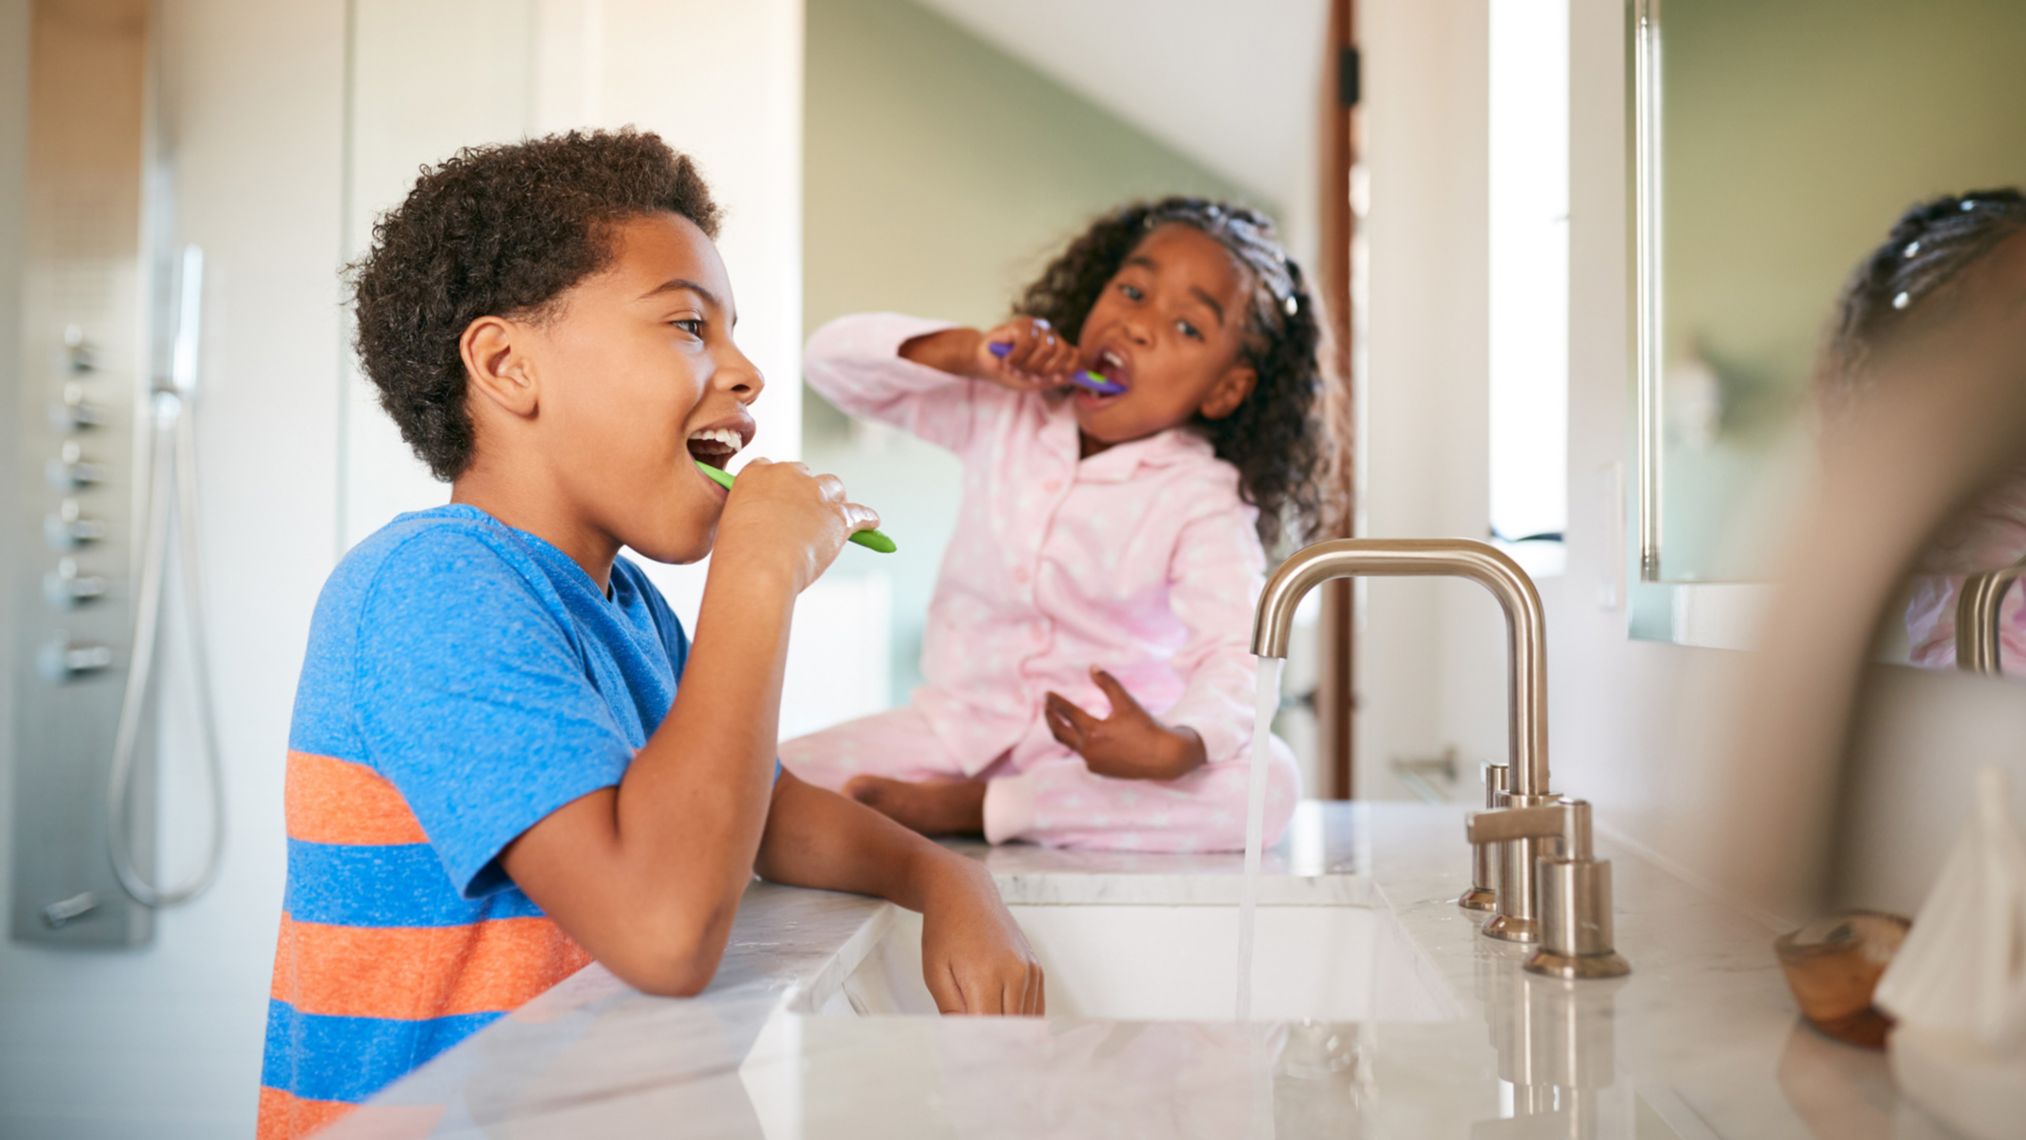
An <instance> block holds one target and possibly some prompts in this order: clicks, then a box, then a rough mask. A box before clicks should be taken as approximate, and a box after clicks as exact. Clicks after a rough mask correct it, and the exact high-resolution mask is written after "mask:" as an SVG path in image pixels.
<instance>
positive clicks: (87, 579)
mask: <svg viewBox="0 0 2026 1140" xmlns="http://www.w3.org/2000/svg"><path fill="white" fill-rule="evenodd" d="M105 594H106V580H105V578H104V577H102V576H100V575H97V574H80V573H78V569H77V559H75V558H65V559H62V560H61V561H59V562H57V564H56V569H54V570H52V571H50V572H49V573H47V574H44V575H43V576H42V596H43V598H44V599H45V600H46V601H48V602H49V605H50V608H52V609H59V610H71V609H76V608H77V607H79V606H81V605H84V604H85V603H86V602H95V601H97V600H98V599H100V598H103V597H105Z"/></svg>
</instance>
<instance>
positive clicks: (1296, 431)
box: [1013, 196, 1345, 547]
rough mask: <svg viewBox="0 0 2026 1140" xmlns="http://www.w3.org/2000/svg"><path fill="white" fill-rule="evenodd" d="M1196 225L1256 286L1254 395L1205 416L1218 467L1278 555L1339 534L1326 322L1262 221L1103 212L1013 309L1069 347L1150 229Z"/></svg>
mask: <svg viewBox="0 0 2026 1140" xmlns="http://www.w3.org/2000/svg"><path fill="white" fill-rule="evenodd" d="M1169 223H1176V224H1180V225H1186V226H1193V227H1195V228H1196V229H1198V230H1201V231H1203V232H1204V233H1206V234H1208V235H1210V236H1211V237H1213V238H1215V239H1216V240H1217V241H1218V243H1219V244H1221V245H1222V246H1224V248H1225V249H1227V250H1229V251H1230V253H1231V256H1232V257H1233V258H1235V259H1236V260H1237V261H1238V263H1239V264H1240V265H1242V266H1243V267H1244V268H1245V270H1246V271H1247V273H1248V274H1249V275H1250V276H1251V278H1252V300H1253V303H1252V304H1251V305H1250V306H1249V307H1248V310H1247V321H1246V328H1245V347H1244V350H1243V351H1244V354H1245V361H1246V363H1248V364H1250V365H1251V366H1252V368H1253V370H1254V371H1255V372H1256V373H1257V375H1258V380H1257V383H1256V384H1255V385H1254V386H1253V389H1252V394H1251V395H1249V396H1247V397H1246V398H1245V400H1244V402H1242V403H1240V404H1239V405H1238V409H1237V410H1236V411H1235V412H1233V413H1232V414H1231V415H1229V416H1226V417H1225V418H1223V419H1221V420H1210V419H1203V418H1200V417H1199V418H1197V419H1196V420H1195V426H1196V427H1197V428H1198V429H1199V430H1201V431H1202V432H1203V434H1204V435H1206V436H1207V437H1209V440H1210V442H1211V445H1212V446H1213V447H1214V448H1215V449H1216V452H1217V457H1218V458H1219V459H1222V460H1224V461H1225V462H1227V463H1230V464H1231V465H1232V466H1234V467H1236V468H1238V488H1239V494H1240V495H1241V496H1242V497H1243V498H1244V499H1245V501H1246V502H1248V503H1251V504H1252V505H1253V506H1255V507H1258V508H1259V537H1260V541H1262V542H1264V543H1265V544H1266V545H1267V546H1268V547H1272V546H1273V545H1274V544H1275V543H1277V542H1278V541H1280V539H1282V538H1283V537H1286V538H1288V539H1291V540H1294V541H1302V540H1305V539H1307V538H1309V537H1312V536H1314V535H1316V534H1317V533H1318V532H1319V531H1320V530H1321V529H1322V528H1323V527H1325V526H1333V525H1335V523H1336V522H1337V520H1338V516H1339V513H1340V512H1341V511H1343V510H1344V509H1345V505H1344V504H1340V503H1337V502H1334V501H1333V499H1332V497H1331V496H1329V495H1326V494H1325V490H1324V488H1325V487H1327V486H1334V485H1335V481H1334V480H1332V479H1329V478H1328V477H1327V476H1326V473H1325V472H1324V470H1323V468H1324V467H1325V466H1326V465H1328V464H1330V463H1332V462H1334V461H1335V460H1336V456H1335V454H1334V449H1333V448H1332V447H1331V446H1330V441H1329V439H1328V433H1327V431H1326V430H1325V427H1324V422H1323V417H1322V414H1321V408H1320V406H1319V405H1320V403H1321V401H1322V397H1323V390H1324V387H1325V383H1326V378H1325V375H1324V367H1323V358H1322V348H1323V336H1324V332H1323V329H1324V326H1323V323H1322V320H1321V314H1320V313H1318V312H1317V311H1316V305H1315V302H1314V300H1313V299H1312V298H1311V296H1310V294H1309V290H1308V286H1307V284H1306V283H1305V282H1304V280H1303V277H1302V272H1301V267H1300V266H1299V265H1297V264H1295V262H1294V260H1293V259H1291V258H1289V257H1288V256H1287V252H1286V250H1284V249H1282V248H1281V245H1280V241H1279V238H1278V236H1277V235H1276V234H1275V232H1274V228H1273V222H1272V221H1271V220H1270V219H1269V218H1267V217H1266V216H1265V215H1264V214H1261V213H1258V212H1257V211H1254V210H1250V209H1247V208H1245V207H1243V206H1233V205H1230V204H1227V203H1223V202H1217V201H1213V200H1211V199H1208V198H1191V197H1181V196H1174V197H1168V198H1162V199H1160V200H1158V201H1153V202H1133V203H1129V204H1127V205H1124V206H1121V207H1119V208H1118V209H1115V210H1112V211H1111V212H1109V213H1107V214H1104V215H1103V216H1101V217H1099V218H1098V219H1097V220H1096V221H1095V222H1092V223H1091V225H1090V228H1089V229H1087V230H1085V231H1084V232H1083V233H1082V235H1080V236H1079V237H1077V238H1076V239H1075V240H1074V241H1072V242H1070V243H1069V246H1068V248H1066V249H1064V250H1063V251H1062V252H1061V253H1060V254H1058V255H1056V258H1055V260H1054V261H1052V262H1050V263H1049V265H1048V267H1047V268H1046V269H1044V270H1043V271H1042V273H1041V277H1040V279H1039V280H1037V281H1035V282H1034V283H1033V284H1032V285H1029V286H1028V287H1027V290H1026V292H1025V293H1023V294H1022V295H1021V297H1020V299H1019V300H1018V301H1017V302H1016V303H1015V304H1014V306H1013V311H1014V312H1016V313H1019V314H1022V315H1025V316H1031V317H1044V318H1046V319H1047V320H1048V322H1049V323H1050V324H1053V325H1054V326H1055V327H1056V328H1058V329H1060V330H1061V331H1062V333H1063V335H1064V336H1066V337H1068V338H1069V339H1070V340H1071V341H1076V340H1079V339H1081V338H1082V335H1083V322H1084V318H1085V317H1087V316H1089V315H1090V310H1091V307H1092V306H1093V305H1095V304H1096V303H1097V299H1098V296H1099V295H1100V294H1101V293H1102V292H1103V290H1104V287H1105V284H1106V283H1107V282H1109V281H1110V280H1111V278H1112V275H1113V274H1115V273H1117V272H1118V269H1119V266H1120V265H1122V264H1124V263H1125V259H1126V258H1127V257H1128V256H1130V255H1131V253H1132V251H1133V248H1134V247H1135V246H1137V245H1138V244H1139V243H1140V239H1141V238H1143V237H1145V236H1146V235H1147V233H1148V232H1149V231H1151V230H1152V229H1154V228H1155V227H1156V226H1160V225H1166V224H1169Z"/></svg>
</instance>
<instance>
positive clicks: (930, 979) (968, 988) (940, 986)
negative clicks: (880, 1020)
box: [922, 848, 1048, 1017]
mask: <svg viewBox="0 0 2026 1140" xmlns="http://www.w3.org/2000/svg"><path fill="white" fill-rule="evenodd" d="M922 877H923V882H922V980H923V981H925V982H927V983H928V986H929V993H931V994H933V995H934V996H935V999H936V1008H937V1009H939V1010H941V1011H942V1012H944V1013H968V1014H1008V1015H1015V1016H1019V1015H1025V1016H1030V1017H1039V1016H1040V1015H1042V1014H1044V1013H1046V1012H1047V1010H1048V1003H1047V1000H1046V995H1045V993H1044V990H1045V981H1044V979H1043V978H1042V974H1041V964H1040V963H1039V962H1037V961H1035V960H1034V951H1033V950H1032V949H1030V948H1029V947H1028V945H1027V936H1026V935H1024V934H1022V933H1020V927H1019V924H1017V923H1015V922H1014V921H1013V915H1012V914H1011V913H1009V912H1008V911H1007V909H1006V904H1005V902H1004V901H1003V900H1001V899H1000V898H999V891H998V888H997V887H995V886H993V885H992V876H991V874H990V873H988V872H987V871H986V870H985V868H984V866H983V865H981V864H979V863H975V862H973V861H972V860H970V859H967V858H965V857H964V856H962V855H957V854H954V853H952V852H949V851H945V850H943V849H941V848H936V849H934V850H932V851H929V852H926V853H925V857H924V866H923V870H922Z"/></svg>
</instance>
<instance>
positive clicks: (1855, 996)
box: [1773, 910, 1913, 1049]
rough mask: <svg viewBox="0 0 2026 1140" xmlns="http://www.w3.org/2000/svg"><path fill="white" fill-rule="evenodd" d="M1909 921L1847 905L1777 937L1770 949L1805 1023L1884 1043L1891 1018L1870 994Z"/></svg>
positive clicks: (1869, 1043) (1877, 1045)
mask: <svg viewBox="0 0 2026 1140" xmlns="http://www.w3.org/2000/svg"><path fill="white" fill-rule="evenodd" d="M1912 925H1913V924H1912V923H1911V922H1909V921H1907V920H1906V919H1904V918H1901V917H1900V916H1899V915H1896V914H1882V913H1880V912H1878V911H1872V910H1846V911H1839V912H1838V913H1836V914H1832V915H1829V916H1827V917H1824V918H1818V919H1816V920H1815V921H1814V922H1811V923H1809V924H1807V925H1806V926H1803V927H1802V928H1801V929H1799V930H1795V931H1792V932H1790V933H1787V934H1783V935H1781V936H1780V937H1779V938H1778V939H1776V940H1775V941H1774V942H1773V951H1774V953H1776V954H1778V955H1779V957H1780V968H1781V969H1782V970H1783V971H1785V972H1786V975H1787V988H1788V989H1790V990H1792V991H1794V1000H1795V1001H1796V1002H1797V1003H1799V1004H1800V1006H1801V1016H1802V1017H1804V1018H1806V1019H1807V1021H1808V1024H1810V1025H1812V1026H1814V1027H1815V1028H1817V1029H1819V1030H1821V1031H1822V1032H1823V1033H1826V1034H1828V1035H1829V1036H1831V1037H1834V1038H1835V1039H1836V1040H1838V1041H1843V1042H1846V1043H1848V1044H1851V1045H1858V1046H1862V1047H1864V1048H1866V1049H1882V1048H1884V1047H1885V1034H1886V1031H1887V1030H1889V1029H1891V1028H1892V1018H1890V1017H1888V1016H1886V1015H1885V1014H1884V1013H1881V1012H1880V1011H1879V1010H1878V1009H1877V1008H1876V1007H1874V1006H1873V1005H1872V1004H1871V995H1872V993H1873V991H1875V990H1877V989H1878V979H1879V976H1880V975H1882V974H1884V973H1885V968H1886V967H1887V966H1889V965H1891V964H1892V958H1893V955H1895V954H1897V953H1899V944H1900V943H1901V942H1903V941H1905V939H1906V932H1907V930H1908V929H1909V928H1910V927H1912Z"/></svg>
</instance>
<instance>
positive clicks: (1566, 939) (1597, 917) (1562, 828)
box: [1465, 799, 1632, 978]
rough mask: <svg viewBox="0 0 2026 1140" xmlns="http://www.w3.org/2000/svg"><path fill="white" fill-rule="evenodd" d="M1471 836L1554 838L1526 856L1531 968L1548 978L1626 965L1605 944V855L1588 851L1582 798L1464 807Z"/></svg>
mask: <svg viewBox="0 0 2026 1140" xmlns="http://www.w3.org/2000/svg"><path fill="white" fill-rule="evenodd" d="M1465 826H1466V830H1467V833H1468V834H1469V836H1470V841H1471V842H1472V843H1475V844H1480V845H1481V844H1487V843H1502V842H1506V841H1509V840H1514V839H1558V840H1560V842H1561V850H1560V851H1559V852H1555V853H1552V854H1544V855H1542V856H1540V857H1539V858H1538V859H1536V860H1535V861H1534V868H1535V870H1534V882H1535V886H1536V889H1537V890H1538V891H1539V894H1540V914H1541V945H1540V949H1538V950H1536V951H1534V954H1533V956H1532V957H1531V958H1528V959H1527V963H1526V968H1527V969H1528V970H1529V971H1531V972H1532V973H1536V974H1546V975H1547V976H1549V977H1551V978H1615V977H1619V976H1622V975H1624V974H1628V973H1631V972H1632V967H1631V966H1630V965H1628V964H1627V963H1626V961H1625V959H1624V958H1622V957H1620V956H1619V954H1618V952H1617V950H1616V949H1615V947H1614V946H1613V944H1612V931H1611V861H1610V860H1608V859H1599V858H1596V857H1595V855H1594V854H1592V852H1591V839H1590V804H1589V802H1588V801H1586V800H1571V799H1562V800H1559V801H1557V802H1554V803H1546V804H1540V805H1537V806H1533V807H1508V808H1500V809H1498V810H1496V811H1481V812H1474V813H1472V814H1471V816H1470V818H1469V821H1468V823H1467V824H1466V825H1465Z"/></svg>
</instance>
